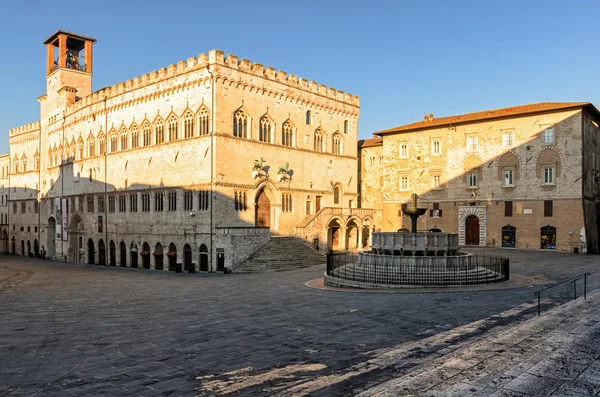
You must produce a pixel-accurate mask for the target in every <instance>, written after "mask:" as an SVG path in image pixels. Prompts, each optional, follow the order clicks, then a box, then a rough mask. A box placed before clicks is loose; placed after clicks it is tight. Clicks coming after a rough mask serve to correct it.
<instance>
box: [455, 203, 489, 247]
mask: <svg viewBox="0 0 600 397" xmlns="http://www.w3.org/2000/svg"><path fill="white" fill-rule="evenodd" d="M471 215H474V216H475V217H476V218H477V220H478V221H479V240H478V243H477V244H476V245H479V246H482V247H485V244H486V241H487V208H486V207H485V206H483V205H481V206H475V205H469V206H459V207H458V244H459V245H467V244H468V243H467V241H466V233H467V230H466V227H467V224H466V221H467V218H468V217H469V216H471ZM472 222H474V221H472ZM472 227H474V226H472Z"/></svg>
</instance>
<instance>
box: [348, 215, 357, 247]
mask: <svg viewBox="0 0 600 397" xmlns="http://www.w3.org/2000/svg"><path fill="white" fill-rule="evenodd" d="M345 245H346V249H348V250H353V249H356V248H358V225H357V224H356V220H354V219H350V220H349V221H348V223H346V244H345Z"/></svg>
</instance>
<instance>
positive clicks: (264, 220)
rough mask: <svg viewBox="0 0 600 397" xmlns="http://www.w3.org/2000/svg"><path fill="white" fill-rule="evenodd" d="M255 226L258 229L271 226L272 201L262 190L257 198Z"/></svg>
mask: <svg viewBox="0 0 600 397" xmlns="http://www.w3.org/2000/svg"><path fill="white" fill-rule="evenodd" d="M255 208H256V209H255V224H256V226H258V227H264V226H267V227H270V226H271V201H270V200H269V198H268V197H267V194H266V193H265V189H261V190H260V192H259V193H258V196H256V207H255Z"/></svg>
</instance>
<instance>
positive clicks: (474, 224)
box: [465, 215, 479, 245]
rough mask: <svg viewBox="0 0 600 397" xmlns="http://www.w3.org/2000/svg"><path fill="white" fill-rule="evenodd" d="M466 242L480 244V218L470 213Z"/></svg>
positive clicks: (467, 221) (466, 228)
mask: <svg viewBox="0 0 600 397" xmlns="http://www.w3.org/2000/svg"><path fill="white" fill-rule="evenodd" d="M465 244H466V245H479V218H477V217H476V216H475V215H470V216H469V217H467V219H466V221H465Z"/></svg>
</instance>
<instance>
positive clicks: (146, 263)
mask: <svg viewBox="0 0 600 397" xmlns="http://www.w3.org/2000/svg"><path fill="white" fill-rule="evenodd" d="M140 255H141V256H142V268H143V269H150V246H149V245H148V243H146V242H144V244H142V252H140Z"/></svg>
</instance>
